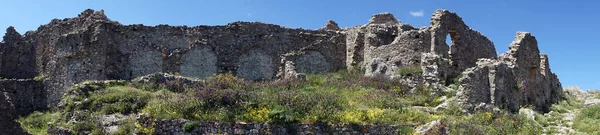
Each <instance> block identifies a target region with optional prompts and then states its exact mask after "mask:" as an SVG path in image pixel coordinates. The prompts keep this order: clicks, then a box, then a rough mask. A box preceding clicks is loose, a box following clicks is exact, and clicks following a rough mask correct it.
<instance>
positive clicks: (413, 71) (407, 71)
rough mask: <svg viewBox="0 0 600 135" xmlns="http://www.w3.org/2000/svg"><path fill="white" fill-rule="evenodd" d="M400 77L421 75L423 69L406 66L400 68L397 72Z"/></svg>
mask: <svg viewBox="0 0 600 135" xmlns="http://www.w3.org/2000/svg"><path fill="white" fill-rule="evenodd" d="M397 73H398V74H399V75H421V73H423V69H422V68H421V66H406V67H400V68H399V69H398V71H397Z"/></svg>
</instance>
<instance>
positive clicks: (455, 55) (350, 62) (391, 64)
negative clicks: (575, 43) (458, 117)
mask: <svg viewBox="0 0 600 135" xmlns="http://www.w3.org/2000/svg"><path fill="white" fill-rule="evenodd" d="M346 34H347V36H346V51H347V54H346V65H347V67H348V69H358V70H362V71H365V75H367V76H373V75H379V74H385V75H388V76H392V77H393V76H400V77H399V78H402V79H401V80H402V81H403V82H406V83H409V85H411V86H414V87H418V85H422V87H423V88H427V89H429V90H430V91H432V93H433V94H435V93H439V92H444V91H449V90H454V89H456V88H454V86H456V87H457V89H458V96H457V99H458V101H459V102H460V104H461V105H462V107H463V109H465V110H466V111H473V110H476V109H477V108H481V107H487V106H489V105H495V106H496V107H500V108H505V109H508V110H510V111H516V110H518V108H519V106H520V105H532V106H534V108H535V109H536V110H538V111H548V108H549V106H550V105H551V104H552V103H556V102H557V101H558V100H559V97H560V93H561V89H562V88H561V85H560V82H559V81H558V79H557V77H556V75H555V74H554V73H552V72H551V71H550V68H549V64H548V60H547V55H540V52H539V49H538V47H537V41H536V40H535V37H533V36H532V35H531V34H529V33H523V32H519V33H517V38H516V39H515V41H514V42H513V43H512V44H511V45H510V47H509V48H510V50H509V52H507V53H506V54H504V55H502V56H500V58H499V59H497V58H496V57H497V56H496V50H495V48H494V44H493V43H492V42H491V41H490V40H489V39H488V38H487V37H485V36H484V35H483V34H481V33H479V32H477V31H475V30H473V29H471V28H470V27H469V26H467V25H466V24H465V23H464V22H463V20H462V18H461V17H459V16H458V15H457V14H456V13H453V12H450V11H448V10H437V11H435V12H434V13H433V16H432V18H431V24H430V26H428V27H423V28H419V29H417V28H414V27H412V26H410V25H406V24H401V23H400V21H398V20H397V19H396V18H395V17H394V16H393V15H391V14H389V13H380V14H376V15H373V17H372V18H371V20H370V21H369V24H366V25H361V26H356V27H353V28H349V29H346ZM448 35H449V36H450V39H446V37H447V36H448ZM446 40H451V44H450V45H448V44H446ZM407 66H420V67H421V69H422V70H423V71H422V74H421V75H420V76H419V77H416V78H415V77H410V76H407V75H397V74H395V73H396V72H397V71H398V70H399V69H402V68H403V67H407Z"/></svg>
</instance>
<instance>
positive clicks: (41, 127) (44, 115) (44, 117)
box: [18, 111, 58, 135]
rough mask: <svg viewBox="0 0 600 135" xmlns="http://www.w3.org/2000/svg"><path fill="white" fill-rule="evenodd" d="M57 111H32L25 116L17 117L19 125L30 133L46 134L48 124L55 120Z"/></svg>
mask: <svg viewBox="0 0 600 135" xmlns="http://www.w3.org/2000/svg"><path fill="white" fill-rule="evenodd" d="M57 116H58V113H50V112H38V111H36V112H33V113H31V114H29V115H27V116H24V117H21V118H19V119H18V122H19V123H21V127H22V128H23V129H25V131H27V132H28V133H30V134H36V135H44V134H48V133H47V131H48V124H49V123H50V124H52V123H55V122H56V117H57Z"/></svg>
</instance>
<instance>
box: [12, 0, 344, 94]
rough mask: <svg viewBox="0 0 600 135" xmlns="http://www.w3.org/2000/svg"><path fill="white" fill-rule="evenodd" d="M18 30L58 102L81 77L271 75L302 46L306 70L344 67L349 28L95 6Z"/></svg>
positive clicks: (302, 63)
mask: <svg viewBox="0 0 600 135" xmlns="http://www.w3.org/2000/svg"><path fill="white" fill-rule="evenodd" d="M7 33H8V32H7ZM10 33H12V32H10ZM15 33H16V31H15ZM17 34H18V33H16V34H7V35H17ZM16 37H18V39H20V41H24V44H26V45H31V46H35V48H34V49H32V50H31V51H34V52H35V54H33V55H31V54H29V55H18V56H34V57H35V62H27V63H34V64H35V65H34V66H29V67H32V68H33V69H35V70H32V69H23V70H27V71H32V72H34V73H35V72H37V73H39V75H40V76H44V77H46V81H45V82H44V85H45V86H46V89H47V91H49V93H48V95H49V101H50V103H51V104H55V103H57V101H58V99H60V97H61V96H62V93H63V92H64V90H65V89H67V88H68V87H70V86H72V85H73V84H75V83H78V82H82V81H84V80H115V79H116V80H118V79H125V80H129V79H132V78H135V77H138V76H142V75H146V74H151V73H154V72H167V73H179V74H181V75H183V76H191V77H197V78H204V77H207V76H211V75H213V74H216V73H232V74H234V75H237V76H238V77H241V78H245V79H249V80H271V79H275V75H276V74H277V71H278V70H277V68H278V65H279V63H280V61H281V56H282V55H284V54H286V53H289V52H302V53H301V54H303V55H300V56H299V57H298V59H297V65H296V66H297V67H298V68H299V70H301V71H303V72H304V71H307V72H313V71H319V72H331V71H335V70H338V69H342V68H344V67H345V63H344V60H345V59H346V58H345V56H346V54H345V42H344V40H345V35H344V34H343V33H340V32H337V31H331V30H304V29H289V28H284V27H281V26H278V25H272V24H264V23H256V22H234V23H230V24H227V25H224V26H196V27H187V26H167V25H158V26H143V25H121V24H119V23H118V22H115V21H111V20H109V19H108V18H107V17H106V16H105V15H104V13H103V12H102V11H93V10H86V11H84V12H83V13H81V14H80V15H79V16H78V17H75V18H67V19H62V20H59V19H54V20H52V21H51V22H50V23H49V24H47V25H43V26H41V27H40V28H38V30H36V31H32V32H28V33H26V34H25V36H24V37H22V36H20V35H19V36H16ZM21 47H23V45H21ZM4 60H6V59H4ZM3 65H6V64H3ZM7 69H9V68H2V69H1V71H9V70H7ZM3 75H8V74H3ZM34 76H36V75H33V76H27V77H29V78H32V77H34Z"/></svg>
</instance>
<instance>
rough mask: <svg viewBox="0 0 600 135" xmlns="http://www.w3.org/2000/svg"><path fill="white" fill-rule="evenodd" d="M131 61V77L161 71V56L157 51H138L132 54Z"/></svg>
mask: <svg viewBox="0 0 600 135" xmlns="http://www.w3.org/2000/svg"><path fill="white" fill-rule="evenodd" d="M129 61H131V66H130V67H131V69H130V70H131V77H133V78H135V77H139V76H143V75H147V74H151V73H155V72H160V71H162V66H163V57H162V54H161V53H160V52H157V51H150V50H149V51H140V52H137V53H135V54H133V55H132V56H131V58H130V60H129Z"/></svg>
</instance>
